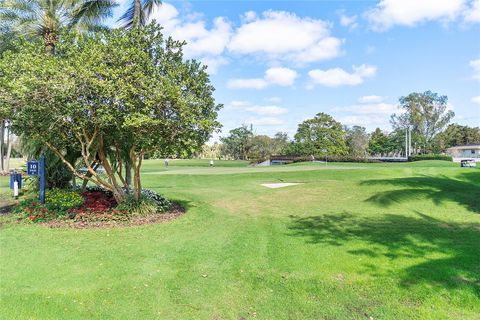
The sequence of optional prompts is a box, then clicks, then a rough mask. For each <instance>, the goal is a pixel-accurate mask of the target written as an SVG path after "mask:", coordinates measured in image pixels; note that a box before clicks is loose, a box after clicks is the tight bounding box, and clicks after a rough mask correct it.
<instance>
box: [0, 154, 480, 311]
mask: <svg viewBox="0 0 480 320" xmlns="http://www.w3.org/2000/svg"><path fill="white" fill-rule="evenodd" d="M215 165H216V166H215V167H214V168H209V167H208V160H204V161H187V160H179V161H171V162H170V166H169V167H168V168H164V166H163V161H153V160H148V161H146V162H145V166H144V175H143V185H144V186H145V187H148V188H151V189H154V190H156V191H158V192H160V193H162V194H165V195H166V196H168V197H170V198H172V199H175V200H177V201H180V202H181V203H183V204H184V205H185V206H186V208H187V213H186V214H185V215H184V216H183V217H181V218H179V219H178V220H175V221H173V222H169V223H165V224H160V225H149V226H142V227H132V228H126V229H119V228H117V229H104V230H94V229H90V230H69V229H47V228H45V227H42V226H39V225H19V224H4V225H3V226H2V227H1V229H0V241H1V243H0V288H1V302H0V307H1V309H0V318H1V319H251V318H252V319H253V318H256V319H369V318H370V317H371V318H373V319H480V170H479V169H467V168H460V167H459V165H458V164H453V163H449V162H436V161H422V162H418V163H403V164H352V163H338V164H328V165H327V166H325V164H322V163H307V164H294V165H288V166H276V167H255V168H252V167H247V164H246V163H244V162H233V161H232V162H228V161H226V162H219V161H216V162H215ZM281 181H282V182H301V183H302V184H300V185H296V186H291V187H286V188H281V189H268V188H265V187H262V186H260V184H261V183H267V182H281ZM0 182H1V183H2V185H6V179H5V178H3V179H2V180H1V181H0Z"/></svg>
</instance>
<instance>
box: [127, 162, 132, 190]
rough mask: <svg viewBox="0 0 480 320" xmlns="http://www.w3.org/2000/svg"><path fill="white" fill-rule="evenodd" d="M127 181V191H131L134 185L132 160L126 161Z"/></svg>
mask: <svg viewBox="0 0 480 320" xmlns="http://www.w3.org/2000/svg"><path fill="white" fill-rule="evenodd" d="M125 182H126V183H127V193H130V188H131V185H132V165H131V164H130V161H126V162H125Z"/></svg>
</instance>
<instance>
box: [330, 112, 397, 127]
mask: <svg viewBox="0 0 480 320" xmlns="http://www.w3.org/2000/svg"><path fill="white" fill-rule="evenodd" d="M337 119H338V121H340V122H341V123H342V124H343V125H347V126H362V127H366V128H367V130H373V129H374V128H375V127H380V128H382V129H387V128H388V125H389V122H388V117H387V118H385V116H372V115H349V116H343V117H342V116H340V117H338V118H337Z"/></svg>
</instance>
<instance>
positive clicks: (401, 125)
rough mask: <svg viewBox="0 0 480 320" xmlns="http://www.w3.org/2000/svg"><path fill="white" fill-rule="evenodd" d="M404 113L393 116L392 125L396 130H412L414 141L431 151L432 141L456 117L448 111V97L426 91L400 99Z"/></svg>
mask: <svg viewBox="0 0 480 320" xmlns="http://www.w3.org/2000/svg"><path fill="white" fill-rule="evenodd" d="M399 102H400V108H401V109H402V111H403V113H400V114H393V115H392V117H391V120H390V122H391V124H392V126H393V129H394V130H406V129H410V130H412V140H413V142H414V143H418V144H419V145H420V146H423V148H424V149H425V150H427V149H431V147H432V141H433V139H434V138H435V136H436V135H437V134H439V133H440V132H442V131H443V130H444V129H445V127H446V126H447V125H448V123H449V122H450V120H452V118H453V117H454V116H455V113H454V112H453V111H452V110H448V104H447V103H448V97H447V96H441V95H439V94H438V93H434V92H431V91H425V92H423V93H419V92H413V93H410V94H409V95H407V96H404V97H401V98H400V99H399Z"/></svg>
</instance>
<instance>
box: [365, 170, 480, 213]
mask: <svg viewBox="0 0 480 320" xmlns="http://www.w3.org/2000/svg"><path fill="white" fill-rule="evenodd" d="M361 185H365V186H368V185H391V186H396V187H399V189H396V190H387V191H382V192H378V193H377V194H375V195H373V196H372V197H370V198H368V199H367V200H366V201H370V202H374V203H377V204H379V205H381V206H389V205H392V204H393V203H395V202H404V201H409V200H412V199H415V198H418V197H423V198H428V199H431V200H432V201H433V202H434V203H435V204H436V205H441V204H442V203H443V202H444V201H453V202H457V203H458V204H459V205H461V206H463V207H465V208H466V209H468V210H470V211H472V212H475V213H480V171H478V170H475V171H471V172H464V173H462V174H461V175H459V176H457V178H456V179H453V178H451V177H446V176H426V175H423V176H419V177H411V178H410V177H409V178H396V179H379V180H367V181H363V182H362V183H361Z"/></svg>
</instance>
